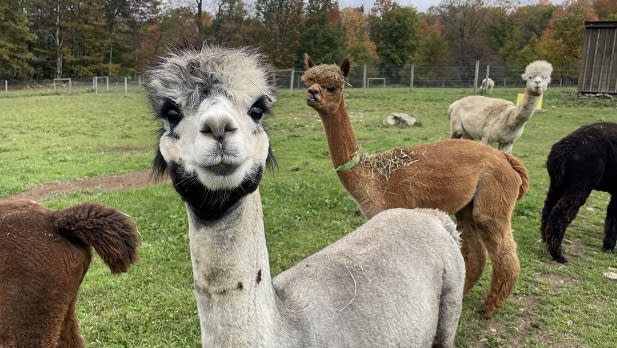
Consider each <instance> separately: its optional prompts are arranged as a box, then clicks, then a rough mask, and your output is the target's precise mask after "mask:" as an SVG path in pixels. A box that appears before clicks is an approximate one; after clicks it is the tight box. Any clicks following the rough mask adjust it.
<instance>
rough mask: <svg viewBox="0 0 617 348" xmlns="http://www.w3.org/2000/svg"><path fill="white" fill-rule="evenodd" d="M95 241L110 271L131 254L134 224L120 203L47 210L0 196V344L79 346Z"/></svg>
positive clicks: (130, 259)
mask: <svg viewBox="0 0 617 348" xmlns="http://www.w3.org/2000/svg"><path fill="white" fill-rule="evenodd" d="M92 248H94V249H95V250H96V252H97V253H98V254H99V256H100V257H101V258H102V259H103V261H104V262H105V263H106V264H107V265H108V266H109V268H110V269H111V271H112V272H113V273H120V272H126V271H127V270H128V268H129V266H130V265H131V264H133V263H134V262H135V261H136V260H137V250H136V248H137V232H136V229H135V226H134V224H133V223H132V222H131V221H130V220H129V218H128V217H127V216H125V215H124V214H122V213H120V212H119V211H117V210H115V209H111V208H106V207H103V206H101V205H98V204H81V205H77V206H74V207H72V208H68V209H64V210H60V211H53V210H49V209H46V208H44V207H42V206H40V205H39V204H37V203H35V202H33V201H29V200H9V201H4V202H0V347H63V348H66V347H69V348H70V347H84V346H85V345H84V341H83V339H82V337H81V335H80V332H79V322H78V319H77V315H76V313H75V306H76V302H77V294H78V292H79V286H80V284H81V282H82V280H83V279H84V276H85V274H86V272H87V271H88V267H89V265H90V261H91V260H92V251H91V249H92Z"/></svg>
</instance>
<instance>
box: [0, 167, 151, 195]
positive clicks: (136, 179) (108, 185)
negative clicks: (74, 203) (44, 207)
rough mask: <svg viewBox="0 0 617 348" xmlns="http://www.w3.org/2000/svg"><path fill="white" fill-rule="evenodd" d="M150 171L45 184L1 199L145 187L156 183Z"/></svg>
mask: <svg viewBox="0 0 617 348" xmlns="http://www.w3.org/2000/svg"><path fill="white" fill-rule="evenodd" d="M150 173H151V171H150V170H144V171H139V172H132V173H126V174H118V175H109V176H97V177H93V178H87V179H77V180H71V181H65V182H59V183H49V184H43V185H41V186H38V187H35V188H33V189H31V190H28V191H24V192H21V193H19V194H16V195H13V196H8V197H5V198H0V200H4V199H31V200H33V201H42V200H45V199H46V198H48V197H50V196H53V195H54V194H58V193H67V192H79V191H85V190H88V191H90V192H108V191H118V190H125V189H136V188H143V187H146V186H149V185H152V184H155V183H156V181H155V180H154V179H153V178H152V176H151V175H150Z"/></svg>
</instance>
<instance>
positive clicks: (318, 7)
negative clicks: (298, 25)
mask: <svg viewBox="0 0 617 348" xmlns="http://www.w3.org/2000/svg"><path fill="white" fill-rule="evenodd" d="M343 40H344V32H343V28H342V26H341V22H340V11H339V7H338V1H336V0H308V3H307V5H306V8H305V21H304V26H303V30H302V33H301V35H300V46H299V49H298V52H297V54H296V57H297V58H296V64H297V65H298V66H302V64H303V60H302V56H303V54H304V53H308V54H310V55H312V56H314V57H319V58H320V59H321V62H319V63H326V64H333V63H340V62H341V60H342V59H343V55H344V52H343V43H344V41H343Z"/></svg>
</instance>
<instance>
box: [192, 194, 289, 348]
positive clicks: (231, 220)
mask: <svg viewBox="0 0 617 348" xmlns="http://www.w3.org/2000/svg"><path fill="white" fill-rule="evenodd" d="M187 212H188V214H189V242H190V250H191V260H192V265H193V277H194V284H195V296H196V298H197V305H198V311H199V320H200V325H201V337H202V345H203V346H204V347H262V346H267V345H269V344H271V343H272V341H271V339H273V338H275V337H277V336H278V334H279V332H280V331H279V327H280V326H279V325H280V315H279V313H278V311H277V307H276V300H275V294H274V289H273V287H272V279H271V275H270V266H269V261H268V250H267V248H266V241H265V236H264V225H263V214H262V208H261V199H260V195H259V190H256V191H255V192H253V193H251V194H249V195H247V196H246V197H244V198H243V199H241V200H240V201H239V202H238V203H237V204H236V205H235V206H234V207H232V208H231V209H230V211H229V212H228V213H227V214H226V215H224V216H223V217H222V218H220V219H218V220H214V221H208V222H202V221H200V220H199V219H198V218H197V217H196V216H195V215H194V213H193V212H192V210H191V209H188V208H187Z"/></svg>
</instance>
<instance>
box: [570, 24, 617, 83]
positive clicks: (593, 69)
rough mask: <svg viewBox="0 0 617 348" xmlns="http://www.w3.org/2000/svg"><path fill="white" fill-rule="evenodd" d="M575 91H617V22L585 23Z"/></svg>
mask: <svg viewBox="0 0 617 348" xmlns="http://www.w3.org/2000/svg"><path fill="white" fill-rule="evenodd" d="M578 93H606V94H617V21H610V22H609V21H605V22H585V44H584V46H583V65H582V67H581V70H580V71H579V77H578Z"/></svg>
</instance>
